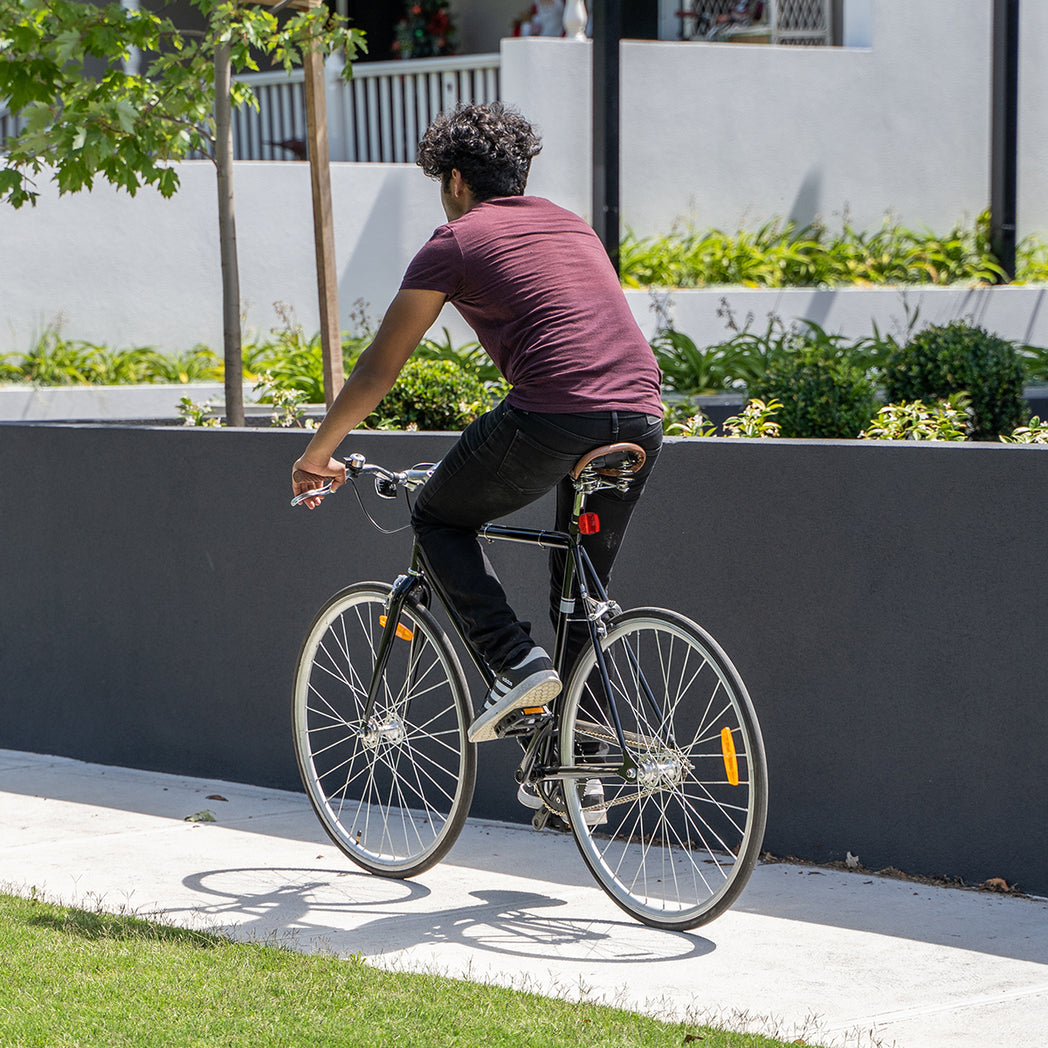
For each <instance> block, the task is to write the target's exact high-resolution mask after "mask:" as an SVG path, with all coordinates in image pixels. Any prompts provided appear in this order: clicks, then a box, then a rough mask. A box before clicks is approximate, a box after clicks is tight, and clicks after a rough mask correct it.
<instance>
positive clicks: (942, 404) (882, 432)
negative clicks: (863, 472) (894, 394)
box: [859, 393, 970, 440]
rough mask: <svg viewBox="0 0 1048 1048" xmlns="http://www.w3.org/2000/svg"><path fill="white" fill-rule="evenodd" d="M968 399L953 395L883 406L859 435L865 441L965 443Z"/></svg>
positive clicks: (968, 421)
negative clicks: (934, 400)
mask: <svg viewBox="0 0 1048 1048" xmlns="http://www.w3.org/2000/svg"><path fill="white" fill-rule="evenodd" d="M969 425H970V419H969V414H968V399H967V397H965V396H964V395H963V394H960V393H957V394H954V396H952V397H950V398H949V399H948V400H940V401H937V402H936V403H934V404H925V403H923V402H922V401H920V400H915V401H912V402H911V403H907V404H886V405H885V406H884V407H882V408H881V409H880V411H878V412H877V414H876V415H875V416H874V418H873V420H872V421H871V422H870V424H869V425H868V426H867V427H866V429H864V430H863V431H862V432H861V433H860V434H859V436H860V438H862V439H865V440H967V439H968V427H969Z"/></svg>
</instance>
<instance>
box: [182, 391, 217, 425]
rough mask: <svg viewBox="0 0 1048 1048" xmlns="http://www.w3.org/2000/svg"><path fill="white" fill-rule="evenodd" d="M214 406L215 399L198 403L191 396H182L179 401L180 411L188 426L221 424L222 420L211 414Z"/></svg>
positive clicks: (184, 422)
mask: <svg viewBox="0 0 1048 1048" xmlns="http://www.w3.org/2000/svg"><path fill="white" fill-rule="evenodd" d="M214 407H215V405H214V403H213V401H210V400H206V401H204V402H203V403H197V402H196V401H194V400H193V399H192V398H190V397H182V398H181V399H180V400H179V402H178V413H179V414H180V415H181V416H182V423H183V425H186V426H208V427H214V426H221V425H222V420H221V419H219V418H215V417H214V416H213V415H212V414H211V412H212V411H213V410H214Z"/></svg>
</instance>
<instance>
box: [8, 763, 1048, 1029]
mask: <svg viewBox="0 0 1048 1048" xmlns="http://www.w3.org/2000/svg"><path fill="white" fill-rule="evenodd" d="M205 809H209V810H210V811H212V812H213V813H214V814H215V817H216V819H217V822H214V823H191V822H186V821H184V820H185V817H186V816H188V815H192V814H194V813H197V812H200V811H203V810H205ZM0 842H2V843H0V885H2V886H3V887H4V888H5V889H11V890H14V891H17V892H25V891H28V890H29V889H30V888H32V887H35V888H36V889H37V890H38V891H40V892H41V893H43V894H44V895H46V896H47V897H49V898H51V899H54V900H58V901H62V902H65V903H71V904H77V905H80V906H84V907H87V908H92V907H95V906H101V907H103V908H106V909H110V910H121V909H127V910H131V911H134V912H137V913H139V914H140V915H141V916H145V917H158V918H160V919H162V920H164V921H168V922H177V923H181V924H188V925H192V926H194V927H203V928H209V929H215V930H222V931H225V932H229V933H232V934H234V935H236V936H237V937H238V938H249V937H255V938H259V939H266V938H269V937H276V940H277V941H278V942H282V943H287V944H290V945H293V946H295V947H296V948H299V949H310V948H320V947H322V948H325V949H333V950H335V951H337V952H339V953H345V954H349V953H360V954H363V955H364V956H365V957H367V958H369V959H370V960H372V961H373V962H374V963H378V964H384V965H390V966H395V967H399V968H406V969H424V970H428V971H435V972H439V973H442V974H447V975H452V976H463V977H468V978H470V979H475V980H490V981H493V982H498V983H502V984H506V985H511V986H517V987H522V988H527V989H531V990H536V991H539V992H546V993H551V994H557V995H561V996H568V997H584V998H586V999H589V1000H595V1001H603V1002H607V1003H612V1004H617V1005H620V1006H623V1007H627V1008H631V1009H634V1010H637V1011H643V1012H647V1013H650V1014H653V1015H656V1016H659V1017H663V1018H676V1017H683V1016H688V1017H690V1018H693V1019H696V1020H698V1021H710V1022H720V1023H723V1024H726V1025H734V1026H744V1027H746V1028H749V1029H754V1030H757V1031H759V1032H762V1033H767V1034H771V1035H775V1036H779V1037H781V1038H783V1039H795V1038H803V1039H804V1041H805V1042H806V1043H808V1044H813V1045H814V1044H820V1045H828V1046H856V1048H859V1046H862V1048H865V1046H873V1045H883V1046H884V1048H889V1046H892V1045H896V1046H898V1048H954V1046H957V1048H960V1046H962V1045H963V1046H964V1048H1041V1046H1043V1045H1044V1044H1045V1043H1046V1042H1048V1033H1046V1032H1045V1031H1048V901H1046V900H1041V899H1033V900H1032V899H1021V898H1010V897H1007V896H999V895H993V894H988V893H981V892H970V891H963V890H958V889H950V888H935V887H926V886H924V885H920V884H915V883H911V882H907V881H899V880H889V879H885V878H879V877H871V876H869V875H863V874H853V873H839V872H835V871H829V870H823V869H816V868H812V867H802V866H794V865H785V864H783V865H766V866H761V867H760V868H758V869H757V871H756V872H755V873H754V875H753V878H752V880H751V881H750V884H749V886H748V888H747V890H746V892H745V893H744V894H743V896H742V899H741V900H740V901H739V902H738V903H737V904H736V906H735V908H734V909H733V910H732V911H731V912H729V913H728V914H726V915H725V916H723V917H721V918H720V919H719V920H718V921H715V922H714V923H712V924H710V925H707V926H705V927H703V928H700V929H698V930H697V931H696V932H694V933H690V934H678V933H667V932H661V931H657V930H654V929H649V928H645V927H643V926H641V925H639V924H636V923H634V922H633V921H631V920H630V919H629V918H627V917H626V916H625V914H623V913H622V912H621V911H620V910H619V909H618V908H617V907H615V906H614V905H613V904H612V903H611V902H610V900H609V899H607V898H606V896H605V895H604V894H603V893H602V892H601V891H600V890H599V889H598V888H597V887H596V886H595V884H594V883H593V882H592V880H591V879H590V877H589V874H588V872H587V871H586V868H585V866H584V865H583V863H582V860H581V858H580V856H579V855H578V853H577V851H576V849H575V845H574V843H573V841H572V840H571V839H570V838H569V837H566V836H562V835H558V834H555V833H552V832H545V833H542V834H537V833H536V832H535V831H534V830H531V829H530V828H524V827H519V826H512V825H507V824H502V823H491V822H477V821H473V822H470V823H469V824H468V825H467V827H466V830H465V831H464V833H463V834H462V837H461V838H460V840H459V842H458V844H457V845H456V846H455V848H454V849H453V850H452V852H451V854H450V855H449V856H448V858H447V859H445V861H444V862H443V863H442V864H440V865H438V866H437V867H436V868H434V869H433V870H430V871H429V872H428V873H426V874H423V875H422V876H421V877H419V878H418V879H416V880H414V881H391V880H385V879H382V878H377V877H372V876H370V875H368V874H366V873H364V872H363V871H361V870H358V869H357V868H356V867H355V866H354V865H353V864H352V863H351V862H350V861H349V860H348V859H347V858H345V856H343V855H342V853H341V852H339V851H338V850H337V849H336V848H335V847H334V846H333V845H331V844H330V843H329V842H328V840H327V838H326V836H325V835H324V833H323V831H322V830H321V829H320V826H319V824H318V823H317V821H316V819H315V817H314V815H313V813H312V810H311V809H310V807H309V803H308V801H307V800H306V798H305V796H304V795H301V794H296V793H285V792H281V791H279V790H267V789H261V788H259V787H254V786H244V785H236V784H231V783H225V782H218V781H207V780H200V779H189V778H182V777H179V776H172V775H161V774H157V773H152V772H141V771H131V770H128V769H123V768H110V767H103V766H100V765H93V764H83V763H80V762H78V761H73V760H68V759H64V758H55V757H41V756H36V755H33V754H25V753H16V752H11V751H4V750H0ZM860 858H861V856H860Z"/></svg>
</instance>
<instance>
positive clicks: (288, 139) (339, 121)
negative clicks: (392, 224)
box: [233, 54, 500, 163]
mask: <svg viewBox="0 0 1048 1048" xmlns="http://www.w3.org/2000/svg"><path fill="white" fill-rule="evenodd" d="M499 65H500V59H499V56H498V55H497V54H491V55H463V56H461V57H454V58H419V59H410V60H406V61H396V62H361V63H359V64H358V65H356V66H354V67H353V77H352V79H350V80H342V79H341V78H339V77H338V72H339V70H338V69H337V67H334V66H332V67H329V70H328V74H329V75H328V92H327V103H328V105H327V109H328V138H329V141H330V144H331V159H332V160H356V161H369V162H379V163H413V162H414V160H415V149H416V147H417V146H418V141H419V139H420V138H421V137H422V134H423V132H425V130H426V128H427V127H428V126H429V125H430V123H431V122H432V120H433V118H434V117H435V116H436V115H437V114H438V113H440V112H443V111H445V110H448V109H453V108H454V107H455V105H457V104H458V103H459V102H492V101H495V100H496V99H498V97H499ZM238 79H241V80H243V81H244V82H245V83H247V84H250V86H251V87H252V89H253V90H254V91H255V94H256V96H257V97H258V101H259V108H258V109H257V110H254V109H250V108H248V107H247V106H243V107H241V108H240V109H238V110H237V111H236V113H235V114H234V117H233V140H234V141H233V149H234V154H235V156H236V158H237V159H238V160H293V159H295V158H296V157H300V158H302V157H304V156H305V139H306V110H305V88H304V83H303V74H302V71H301V70H295V71H294V72H292V73H290V74H285V73H254V74H249V75H246V76H243V77H238Z"/></svg>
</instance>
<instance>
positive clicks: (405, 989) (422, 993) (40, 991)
mask: <svg viewBox="0 0 1048 1048" xmlns="http://www.w3.org/2000/svg"><path fill="white" fill-rule="evenodd" d="M783 1043H784V1042H781V1041H776V1040H772V1039H769V1038H765V1037H758V1036H754V1035H751V1034H741V1033H733V1032H727V1031H723V1030H717V1029H713V1028H710V1027H704V1026H694V1025H690V1024H682V1023H663V1022H658V1021H657V1020H655V1019H649V1018H645V1017H642V1016H639V1015H634V1014H632V1013H631V1012H626V1011H620V1010H617V1009H614V1008H607V1007H599V1006H595V1005H590V1004H573V1003H569V1002H567V1001H561V1000H550V999H548V998H544V997H539V996H537V995H533V994H528V993H521V992H518V991H515V990H506V989H500V988H498V987H494V986H484V985H476V984H472V983H466V982H460V981H457V980H454V979H446V978H440V977H437V976H428V975H413V974H405V973H391V972H386V971H381V970H378V969H375V968H372V967H370V966H369V965H367V964H365V963H364V962H363V960H361V959H359V958H350V959H339V958H336V957H333V956H325V955H317V954H309V955H306V954H299V953H296V952H293V951H292V950H289V949H283V948H280V947H276V946H271V945H261V944H244V943H236V942H231V941H230V940H228V939H225V938H222V937H221V936H218V935H212V934H203V933H200V932H193V931H187V930H183V929H177V928H169V927H165V926H161V925H157V924H152V923H150V922H147V921H143V920H140V919H138V918H135V917H129V916H122V915H116V916H114V915H109V914H105V913H100V912H89V911H85V910H80V909H74V908H70V907H65V906H58V905H53V904H51V903H48V902H44V901H41V900H39V899H34V898H30V899H22V898H18V897H14V896H11V895H0V1045H4V1046H5V1048H33V1046H41V1048H44V1046H46V1048H73V1046H77V1048H86V1046H92V1048H94V1046H100V1048H102V1046H104V1048H124V1046H142V1048H163V1046H168V1045H170V1046H172V1048H222V1046H234V1045H235V1046H238V1048H240V1046H248V1048H266V1046H270V1045H281V1046H285V1045H286V1046H289V1048H290V1046H295V1048H298V1046H309V1048H314V1046H317V1048H323V1046H328V1045H331V1046H334V1045H369V1046H371V1045H374V1046H376V1048H387V1046H390V1048H392V1046H415V1045H418V1046H420V1048H430V1046H444V1045H484V1046H492V1048H497V1046H505V1048H528V1046H532V1045H533V1046H535V1048H558V1046H571V1048H585V1046H589V1045H602V1046H604V1045H608V1046H612V1045H613V1046H616V1048H618V1046H623V1048H633V1046H649V1045H650V1046H655V1045H658V1046H663V1045H684V1044H694V1045H697V1046H700V1048H779V1046H781V1045H783Z"/></svg>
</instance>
